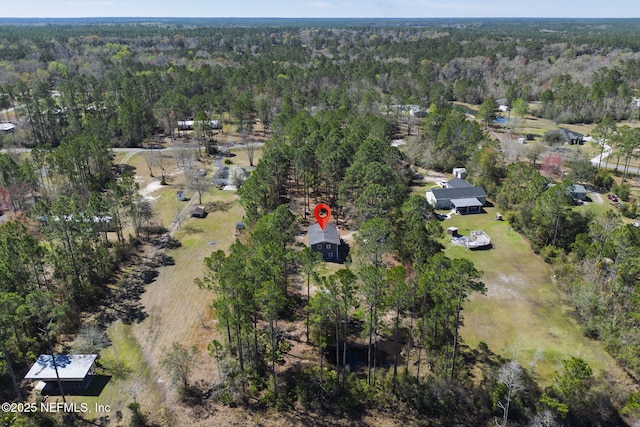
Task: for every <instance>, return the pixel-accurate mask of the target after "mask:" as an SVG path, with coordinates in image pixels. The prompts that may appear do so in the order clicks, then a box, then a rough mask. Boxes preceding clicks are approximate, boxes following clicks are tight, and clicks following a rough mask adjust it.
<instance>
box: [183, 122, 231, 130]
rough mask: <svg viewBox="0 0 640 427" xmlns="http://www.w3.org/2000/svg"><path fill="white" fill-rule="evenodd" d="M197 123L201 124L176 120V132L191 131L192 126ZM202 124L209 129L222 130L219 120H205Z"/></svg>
mask: <svg viewBox="0 0 640 427" xmlns="http://www.w3.org/2000/svg"><path fill="white" fill-rule="evenodd" d="M199 123H202V122H198V123H196V122H195V121H193V120H178V130H193V128H194V126H195V125H196V124H199ZM204 124H205V125H206V126H208V127H209V128H210V129H222V124H221V123H220V120H207V121H204Z"/></svg>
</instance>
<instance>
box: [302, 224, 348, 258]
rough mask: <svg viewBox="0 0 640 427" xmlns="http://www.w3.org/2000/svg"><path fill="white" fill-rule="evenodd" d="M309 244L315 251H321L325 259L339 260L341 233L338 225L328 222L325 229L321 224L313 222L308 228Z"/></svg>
mask: <svg viewBox="0 0 640 427" xmlns="http://www.w3.org/2000/svg"><path fill="white" fill-rule="evenodd" d="M308 236H309V246H310V247H311V250H312V251H314V252H320V253H321V254H322V258H323V259H324V260H325V261H336V262H337V261H338V260H339V259H340V253H339V249H340V235H339V234H338V227H336V226H335V225H334V224H327V225H326V226H325V227H324V230H323V229H322V228H320V225H319V224H313V225H312V226H310V227H309V229H308Z"/></svg>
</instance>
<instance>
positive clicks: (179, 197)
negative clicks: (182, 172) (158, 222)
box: [176, 190, 187, 202]
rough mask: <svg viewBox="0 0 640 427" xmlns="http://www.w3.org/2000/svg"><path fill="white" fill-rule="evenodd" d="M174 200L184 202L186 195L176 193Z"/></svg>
mask: <svg viewBox="0 0 640 427" xmlns="http://www.w3.org/2000/svg"><path fill="white" fill-rule="evenodd" d="M176 198H177V199H178V200H179V201H181V202H184V201H185V200H187V195H186V194H185V193H184V191H182V190H179V191H176Z"/></svg>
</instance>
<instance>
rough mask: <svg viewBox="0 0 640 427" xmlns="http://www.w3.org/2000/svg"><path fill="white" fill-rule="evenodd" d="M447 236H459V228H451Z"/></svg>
mask: <svg viewBox="0 0 640 427" xmlns="http://www.w3.org/2000/svg"><path fill="white" fill-rule="evenodd" d="M447 234H448V235H449V236H456V235H457V234H458V227H449V228H447Z"/></svg>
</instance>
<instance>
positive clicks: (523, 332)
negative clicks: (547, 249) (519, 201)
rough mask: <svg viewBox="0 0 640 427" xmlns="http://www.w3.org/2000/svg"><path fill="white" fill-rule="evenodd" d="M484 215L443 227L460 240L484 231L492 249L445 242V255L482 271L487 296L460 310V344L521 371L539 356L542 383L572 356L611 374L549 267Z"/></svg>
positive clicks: (493, 210) (457, 217)
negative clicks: (482, 348) (484, 348)
mask: <svg viewBox="0 0 640 427" xmlns="http://www.w3.org/2000/svg"><path fill="white" fill-rule="evenodd" d="M485 210H486V212H487V213H486V214H480V215H466V216H462V215H454V216H453V217H452V218H451V219H448V220H445V221H444V222H443V226H444V228H445V229H446V228H447V227H450V226H455V227H458V229H459V233H460V234H463V235H468V234H469V232H470V231H472V230H478V229H480V230H484V231H485V232H486V233H487V234H489V236H490V237H491V240H492V242H493V244H494V248H493V249H491V250H482V251H468V250H466V249H465V248H463V247H454V246H452V245H451V244H450V243H449V239H446V241H445V245H446V246H447V248H446V253H447V255H448V256H449V257H452V258H462V257H464V258H468V259H470V260H471V261H473V262H474V264H475V265H476V268H478V269H479V270H482V271H483V272H484V277H483V281H484V283H485V284H486V287H487V292H486V294H485V295H481V294H474V295H472V296H471V298H470V301H468V302H467V303H466V304H465V305H464V310H463V316H464V326H463V328H462V329H461V335H462V338H463V341H464V343H465V344H467V345H469V346H471V347H475V346H477V345H478V344H479V343H480V342H485V343H486V344H488V346H489V348H490V349H491V350H492V351H493V352H495V353H498V354H501V355H503V356H505V357H508V358H514V357H516V358H518V360H519V361H520V363H521V364H522V365H523V366H524V367H525V368H530V362H531V360H532V359H533V355H534V353H535V352H536V351H540V352H542V355H543V357H544V359H543V360H542V361H540V362H539V363H538V367H537V369H536V375H537V379H538V380H540V381H541V382H542V383H543V384H545V383H548V381H549V380H550V378H551V375H552V373H553V371H555V369H556V368H557V366H558V364H559V362H560V360H562V359H563V358H565V357H568V356H570V355H579V356H580V357H583V358H584V359H585V360H587V362H588V363H589V364H590V365H591V366H592V367H593V369H594V371H595V372H599V371H600V370H604V369H611V367H612V366H614V365H615V362H614V361H613V359H612V358H611V357H610V356H609V355H608V354H607V353H606V352H605V351H604V350H603V349H602V346H601V345H600V344H599V343H598V342H595V341H593V340H589V339H587V338H585V337H584V336H583V335H582V333H581V331H580V327H579V325H578V322H577V320H576V312H575V310H574V309H573V308H572V307H571V306H570V305H569V302H568V300H567V298H566V296H565V295H564V294H563V293H562V292H561V291H560V290H559V289H558V288H557V287H556V286H555V285H554V283H553V280H552V277H551V272H550V269H549V266H548V265H547V264H545V263H544V262H543V261H542V260H541V259H540V258H539V257H538V256H537V255H535V254H534V253H533V251H532V250H531V248H530V246H529V244H528V242H527V241H526V239H525V238H524V237H522V236H520V235H519V234H518V233H516V232H514V231H513V230H512V229H511V227H510V226H509V224H508V223H507V222H506V221H495V220H494V217H495V213H496V208H485Z"/></svg>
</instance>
